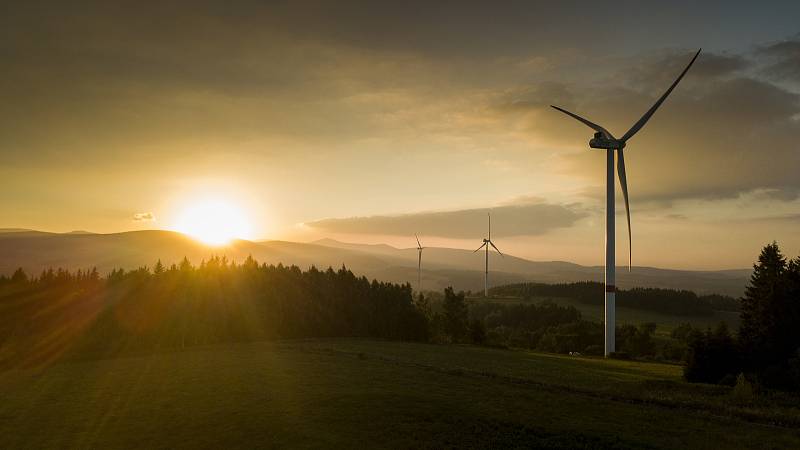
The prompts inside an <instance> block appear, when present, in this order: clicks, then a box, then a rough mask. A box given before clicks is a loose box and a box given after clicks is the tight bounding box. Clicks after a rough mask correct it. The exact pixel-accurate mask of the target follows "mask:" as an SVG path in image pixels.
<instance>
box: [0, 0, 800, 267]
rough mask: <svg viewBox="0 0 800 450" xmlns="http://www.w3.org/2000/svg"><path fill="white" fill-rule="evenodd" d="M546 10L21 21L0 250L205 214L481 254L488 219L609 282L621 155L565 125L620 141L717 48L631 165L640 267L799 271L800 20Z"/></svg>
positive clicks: (211, 8)
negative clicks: (9, 234) (60, 235)
mask: <svg viewBox="0 0 800 450" xmlns="http://www.w3.org/2000/svg"><path fill="white" fill-rule="evenodd" d="M112 3H113V4H112ZM432 3H435V4H432ZM554 3H555V2H549V1H548V2H536V1H526V2H447V1H442V2H414V1H411V2H379V1H372V2H346V1H345V2H341V1H340V2H306V1H292V2H281V1H276V2H255V1H252V2H249V1H244V2H236V1H231V2H224V3H222V2H202V1H195V2H170V1H165V2H159V3H158V4H157V5H155V4H152V5H142V4H141V2H129V3H126V2H79V3H72V2H36V1H28V2H18V4H11V3H8V4H5V5H4V6H2V7H0V8H1V9H2V10H1V11H0V54H2V55H1V56H2V66H3V67H2V70H0V99H2V101H0V179H1V180H2V190H0V227H6V228H32V229H39V230H46V231H57V232H67V231H72V230H88V231H93V232H101V233H111V232H120V231H130V230H141V229H176V227H178V224H180V223H184V222H185V221H186V220H187V216H186V214H187V213H186V211H187V210H191V211H194V214H195V215H193V216H191V218H192V220H202V219H197V211H206V210H207V209H205V210H204V209H203V208H202V207H198V204H200V205H202V204H209V202H210V204H225V205H227V206H226V207H225V208H223V209H222V210H221V212H220V213H219V214H215V213H214V212H213V211H212V212H210V213H208V214H209V216H214V217H213V220H214V221H216V222H215V223H222V224H224V223H225V221H226V220H227V217H228V214H229V213H230V214H231V215H235V216H236V217H235V218H234V219H235V221H236V226H237V227H238V228H237V230H239V229H240V230H243V231H241V232H240V234H242V235H243V236H242V237H246V238H250V239H256V240H260V239H287V240H297V241H313V240H315V239H320V238H323V237H332V238H336V239H340V240H344V241H350V242H365V243H378V242H385V243H389V244H391V245H395V246H399V247H411V246H413V245H415V241H414V240H413V234H414V233H418V234H419V235H420V237H421V239H422V240H423V243H424V245H426V246H450V247H459V248H472V247H475V248H477V247H478V245H480V243H481V238H483V237H484V235H485V227H486V213H487V211H492V217H493V228H492V232H493V236H492V237H493V238H494V239H495V242H496V243H497V245H498V247H499V248H500V249H501V250H503V251H504V252H506V253H510V254H514V255H517V256H521V257H525V258H529V259H533V260H564V261H573V262H577V263H582V264H602V262H603V256H604V253H603V245H604V222H603V220H604V207H605V202H604V195H605V190H604V183H605V172H604V163H605V157H604V155H603V152H602V151H597V150H590V149H589V148H588V145H587V141H588V139H590V138H591V137H592V136H591V134H592V132H591V130H589V129H588V128H586V127H584V126H582V125H581V124H579V123H578V122H576V121H574V120H571V119H569V118H568V117H566V116H563V115H562V114H560V113H558V112H556V111H554V110H552V109H550V108H549V105H550V104H556V105H559V106H562V107H564V108H566V109H569V110H571V111H574V112H576V113H578V114H581V115H583V116H584V117H587V118H589V119H590V120H593V121H595V122H598V123H600V124H601V125H603V126H604V127H606V128H608V129H609V130H611V131H612V132H613V133H616V134H617V135H621V134H623V132H624V131H626V130H627V129H628V128H629V127H630V126H631V125H632V124H633V123H634V122H635V121H636V120H637V119H638V118H639V117H640V116H641V114H642V113H643V112H644V111H645V110H647V108H648V107H649V106H650V105H651V104H652V103H653V102H654V101H655V99H656V98H658V96H660V95H661V94H662V93H663V91H664V90H665V89H666V87H667V86H668V85H669V84H670V83H671V81H672V80H673V79H674V78H675V77H676V76H677V74H678V73H680V71H681V70H682V68H683V67H684V66H685V64H686V63H688V61H689V59H690V58H691V56H692V54H693V52H695V51H697V49H699V48H701V47H702V49H703V52H702V53H701V55H700V57H699V58H698V60H697V62H696V63H695V65H694V66H693V68H692V69H691V70H690V71H689V73H688V74H687V75H686V77H685V78H684V80H683V81H682V82H681V84H680V85H679V86H678V87H677V89H676V90H675V91H674V92H673V94H672V95H671V96H670V98H669V99H668V100H667V101H666V102H665V103H664V105H663V106H662V107H661V108H660V109H659V111H658V112H657V113H656V114H655V116H654V117H653V118H652V119H651V121H650V122H649V123H648V124H647V126H646V127H645V128H644V129H643V130H642V131H641V132H640V133H639V134H637V135H636V136H635V137H634V138H633V139H631V140H630V141H629V142H628V146H627V147H626V155H625V156H626V158H625V159H626V164H627V168H628V186H629V190H630V199H631V212H632V222H633V263H634V265H648V266H656V267H671V268H687V269H725V268H744V267H748V266H750V265H751V264H752V262H753V260H754V259H755V258H756V256H757V254H758V252H759V250H760V248H761V247H762V246H763V245H764V244H766V243H769V242H771V241H773V240H777V241H778V242H779V244H781V246H782V248H783V249H784V251H785V252H786V253H787V254H789V255H790V256H796V255H798V254H800V233H798V231H797V230H798V229H800V228H798V226H799V225H800V148H798V147H799V145H798V143H797V142H798V141H797V139H798V137H800V26H798V25H797V20H796V18H797V17H800V3H798V2H774V3H770V2H762V3H758V4H754V3H752V2H731V1H727V2H704V3H703V4H702V5H696V4H694V2H680V1H676V2H669V4H665V2H640V1H637V2H568V1H567V2H558V4H554ZM617 193H618V195H620V194H619V188H617ZM617 205H618V206H622V203H621V198H618V201H617ZM230 211H233V212H230ZM200 217H202V214H201V215H200ZM209 218H210V219H211V217H209ZM234 219H231V220H234ZM617 223H618V229H617V236H618V247H617V248H618V262H619V263H621V264H625V263H627V243H626V241H625V237H626V236H625V235H626V231H625V228H624V227H625V225H624V208H618V209H617Z"/></svg>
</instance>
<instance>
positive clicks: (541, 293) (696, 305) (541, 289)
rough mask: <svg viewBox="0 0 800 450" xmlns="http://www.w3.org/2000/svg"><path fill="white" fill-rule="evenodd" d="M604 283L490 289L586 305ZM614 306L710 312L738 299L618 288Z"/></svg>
mask: <svg viewBox="0 0 800 450" xmlns="http://www.w3.org/2000/svg"><path fill="white" fill-rule="evenodd" d="M604 292H605V286H604V285H603V283H598V282H595V281H582V282H577V283H560V284H545V283H517V284H509V285H505V286H498V287H495V288H492V289H491V294H492V295H494V296H512V297H521V298H536V297H539V298H541V297H550V298H568V299H572V300H576V301H579V302H581V303H584V304H589V305H602V304H603V298H604V294H603V293H604ZM616 302H617V306H620V307H628V308H636V309H641V310H646V311H653V312H659V313H665V314H671V315H677V316H710V315H712V314H713V313H714V311H736V312H738V311H739V301H738V300H737V299H735V298H733V297H729V296H726V295H719V294H709V295H697V294H696V293H694V292H692V291H687V290H677V289H662V288H633V289H618V290H617V295H616Z"/></svg>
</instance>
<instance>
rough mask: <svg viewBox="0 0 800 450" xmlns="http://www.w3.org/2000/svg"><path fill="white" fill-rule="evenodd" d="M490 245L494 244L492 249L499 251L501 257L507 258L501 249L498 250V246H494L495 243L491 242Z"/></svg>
mask: <svg viewBox="0 0 800 450" xmlns="http://www.w3.org/2000/svg"><path fill="white" fill-rule="evenodd" d="M489 243H490V244H492V247H494V249H495V250H497V253H500V256H502V257H503V258H505V257H506V256H505V255H504V254H503V252H501V251H500V249H499V248H497V246H496V245H494V242H492V241H489Z"/></svg>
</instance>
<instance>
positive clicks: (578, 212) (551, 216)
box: [305, 202, 587, 238]
mask: <svg viewBox="0 0 800 450" xmlns="http://www.w3.org/2000/svg"><path fill="white" fill-rule="evenodd" d="M489 211H491V214H492V235H493V236H498V237H502V236H526V235H540V234H544V233H547V232H549V231H551V230H554V229H557V228H565V227H570V226H572V225H573V224H574V223H575V222H577V221H578V220H579V219H581V218H583V217H585V216H586V215H587V213H586V212H584V211H583V210H582V209H581V208H580V207H579V206H578V205H554V204H548V203H531V202H519V203H515V204H508V205H502V206H497V207H493V208H481V209H465V210H458V211H434V212H421V213H415V214H403V215H396V216H369V217H350V218H338V219H323V220H318V221H315V222H309V223H306V224H305V225H306V226H309V227H313V228H318V229H321V230H324V231H328V232H334V233H351V234H384V235H409V234H414V233H419V234H420V235H428V236H440V237H448V238H470V237H482V236H484V235H485V234H486V228H487V219H486V213H487V212H489Z"/></svg>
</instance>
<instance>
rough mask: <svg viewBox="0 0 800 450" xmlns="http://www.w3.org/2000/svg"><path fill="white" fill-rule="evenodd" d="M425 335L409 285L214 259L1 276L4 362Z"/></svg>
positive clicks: (424, 324)
mask: <svg viewBox="0 0 800 450" xmlns="http://www.w3.org/2000/svg"><path fill="white" fill-rule="evenodd" d="M333 336H342V337H345V336H347V337H370V338H383V339H397V340H411V341H426V340H427V339H428V322H427V319H426V317H425V315H424V314H422V312H421V311H420V310H419V309H418V308H417V307H416V306H415V304H414V302H413V299H412V291H411V287H410V285H408V284H394V283H384V282H378V281H375V280H373V281H369V280H367V278H365V277H357V276H356V275H354V274H353V273H352V272H351V271H350V270H347V269H346V268H344V267H342V268H341V269H339V270H333V269H331V268H329V269H327V270H318V269H316V268H314V267H311V268H310V269H308V270H305V271H303V270H300V269H299V268H298V267H296V266H288V267H287V266H283V265H280V264H279V265H277V266H274V265H266V264H259V263H258V262H256V261H255V260H254V259H253V258H248V259H247V260H246V261H244V263H242V264H236V263H234V262H230V261H228V260H227V259H225V258H219V257H214V258H211V259H210V260H208V261H204V262H203V263H201V264H200V265H199V266H194V265H192V264H191V263H190V262H189V261H188V260H187V259H185V258H184V260H183V261H182V262H181V263H180V264H177V265H176V264H173V265H171V266H169V267H165V265H163V264H162V263H161V262H160V261H159V262H157V263H156V264H155V265H154V266H153V267H152V268H149V267H140V268H138V269H135V270H129V271H125V270H122V269H116V270H113V271H112V272H111V273H109V274H108V275H106V276H104V277H101V276H100V275H99V274H98V273H97V271H96V270H95V269H89V270H85V271H76V272H70V271H67V270H64V269H57V270H47V271H44V272H43V273H42V274H41V275H40V276H38V277H29V276H27V275H26V274H25V272H24V271H22V270H21V269H20V270H17V271H16V272H15V273H14V274H13V275H12V276H11V277H0V366H6V367H8V366H15V365H23V366H24V365H36V364H43V363H47V362H50V361H53V360H57V359H60V358H65V357H87V356H108V355H114V354H120V353H124V352H139V351H152V350H155V349H161V348H176V347H177V348H179V347H185V346H191V345H203V344H214V343H222V342H236V341H249V340H258V339H275V338H311V337H333Z"/></svg>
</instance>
